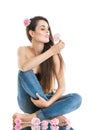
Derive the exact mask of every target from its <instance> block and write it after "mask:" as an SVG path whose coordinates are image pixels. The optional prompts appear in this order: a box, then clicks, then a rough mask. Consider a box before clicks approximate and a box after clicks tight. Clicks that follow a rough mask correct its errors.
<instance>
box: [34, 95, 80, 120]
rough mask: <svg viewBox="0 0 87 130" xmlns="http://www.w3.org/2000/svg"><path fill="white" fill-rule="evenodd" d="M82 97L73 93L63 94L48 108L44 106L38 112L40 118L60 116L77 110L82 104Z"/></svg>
mask: <svg viewBox="0 0 87 130" xmlns="http://www.w3.org/2000/svg"><path fill="white" fill-rule="evenodd" d="M81 101H82V98H81V96H80V95H79V94H76V93H72V94H68V95H65V96H63V97H62V98H60V99H59V100H58V101H56V102H55V103H53V104H52V105H51V106H49V107H47V108H42V109H40V110H38V111H37V112H36V115H37V117H38V118H40V120H44V119H48V118H50V117H55V116H60V115H64V114H67V113H70V112H72V111H74V110H76V109H77V108H78V107H80V105H81Z"/></svg>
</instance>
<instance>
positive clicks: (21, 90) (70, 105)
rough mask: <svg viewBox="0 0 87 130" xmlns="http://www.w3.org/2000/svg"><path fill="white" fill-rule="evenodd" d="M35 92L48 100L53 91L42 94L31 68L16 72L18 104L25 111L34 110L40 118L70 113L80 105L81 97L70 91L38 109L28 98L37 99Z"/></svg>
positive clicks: (30, 111)
mask: <svg viewBox="0 0 87 130" xmlns="http://www.w3.org/2000/svg"><path fill="white" fill-rule="evenodd" d="M36 93H39V94H40V95H41V96H42V97H43V98H44V99H46V100H48V99H50V98H51V96H53V94H54V93H49V94H44V92H43V90H42V88H41V86H40V83H39V82H38V80H37V77H36V76H35V74H34V72H33V70H28V71H26V72H22V71H19V73H18V104H19V107H20V108H21V109H22V110H23V111H24V112H26V113H33V112H36V114H37V117H38V118H40V120H44V119H48V118H50V117H54V116H59V115H64V114H67V113H70V112H72V111H74V110H76V109H77V108H79V107H80V105H81V102H82V98H81V96H80V95H79V94H77V93H71V94H67V95H64V96H62V97H61V98H60V99H59V100H57V101H56V102H54V103H53V104H52V105H50V106H49V107H47V108H41V109H39V108H38V107H36V106H35V105H34V104H33V103H32V102H31V100H30V97H31V96H32V97H33V98H35V99H37V97H36Z"/></svg>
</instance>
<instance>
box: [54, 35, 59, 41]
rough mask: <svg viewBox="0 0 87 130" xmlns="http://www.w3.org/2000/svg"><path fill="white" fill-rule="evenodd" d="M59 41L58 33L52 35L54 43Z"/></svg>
mask: <svg viewBox="0 0 87 130" xmlns="http://www.w3.org/2000/svg"><path fill="white" fill-rule="evenodd" d="M59 40H60V35H59V33H56V34H55V35H54V42H56V43H58V42H59Z"/></svg>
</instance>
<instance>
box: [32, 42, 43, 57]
mask: <svg viewBox="0 0 87 130" xmlns="http://www.w3.org/2000/svg"><path fill="white" fill-rule="evenodd" d="M32 47H33V49H34V52H35V55H39V54H40V53H41V52H42V50H43V48H44V43H35V42H33V43H32Z"/></svg>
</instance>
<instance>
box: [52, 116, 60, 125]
mask: <svg viewBox="0 0 87 130" xmlns="http://www.w3.org/2000/svg"><path fill="white" fill-rule="evenodd" d="M58 124H59V120H58V119H57V118H54V119H52V120H51V121H50V125H54V126H56V125H58Z"/></svg>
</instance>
